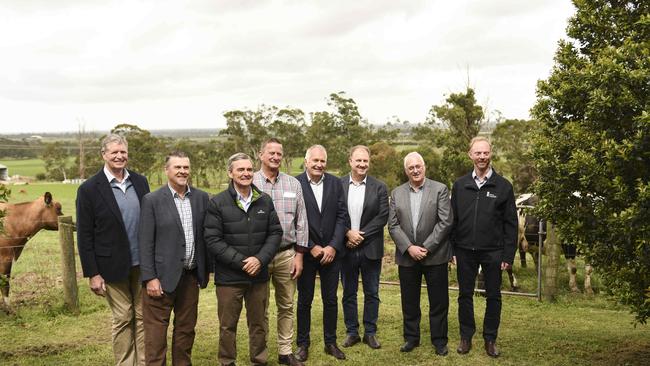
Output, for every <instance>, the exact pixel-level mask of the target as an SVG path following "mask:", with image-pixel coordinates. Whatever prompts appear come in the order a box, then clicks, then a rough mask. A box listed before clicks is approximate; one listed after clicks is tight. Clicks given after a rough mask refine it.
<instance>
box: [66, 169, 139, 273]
mask: <svg viewBox="0 0 650 366" xmlns="http://www.w3.org/2000/svg"><path fill="white" fill-rule="evenodd" d="M129 177H130V179H131V183H132V184H133V188H134V189H135V192H136V194H137V195H138V200H139V201H142V197H143V196H144V195H145V194H147V193H149V182H147V178H145V177H144V176H142V175H140V174H138V173H135V172H133V171H131V170H129ZM76 205H77V246H78V248H79V259H80V260H81V268H82V270H83V274H84V277H93V276H95V275H98V274H100V275H101V276H102V277H103V278H104V280H105V281H106V282H119V281H124V280H126V279H127V277H128V275H129V271H130V269H131V249H130V246H129V237H128V235H127V233H126V228H125V226H124V221H123V220H122V214H121V213H120V208H119V206H118V205H117V201H116V200H115V195H114V194H113V188H111V184H110V183H109V182H108V179H106V174H104V167H102V169H101V170H100V171H99V172H98V173H97V174H95V175H93V176H92V177H90V178H89V179H88V180H87V181H85V182H84V183H82V184H81V185H80V186H79V189H78V190H77V200H76Z"/></svg>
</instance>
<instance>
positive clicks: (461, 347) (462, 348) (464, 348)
mask: <svg viewBox="0 0 650 366" xmlns="http://www.w3.org/2000/svg"><path fill="white" fill-rule="evenodd" d="M471 349H472V341H471V340H469V339H462V338H461V339H460V343H459V344H458V348H457V349H456V352H458V353H460V354H461V355H464V354H466V353H468V352H469V350H471Z"/></svg>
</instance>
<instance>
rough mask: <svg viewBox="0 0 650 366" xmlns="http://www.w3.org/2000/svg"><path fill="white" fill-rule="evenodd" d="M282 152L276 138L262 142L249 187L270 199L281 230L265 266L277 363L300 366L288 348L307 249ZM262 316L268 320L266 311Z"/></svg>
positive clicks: (298, 195) (298, 199)
mask: <svg viewBox="0 0 650 366" xmlns="http://www.w3.org/2000/svg"><path fill="white" fill-rule="evenodd" d="M282 152H283V150H282V143H281V142H280V141H279V140H278V139H275V138H271V139H268V140H266V141H264V142H263V143H262V146H261V148H260V152H259V158H260V161H261V167H260V170H259V171H258V172H256V173H255V174H254V176H253V184H255V186H256V187H257V188H259V189H260V190H261V191H263V192H264V193H266V194H268V195H269V196H271V198H273V205H274V206H275V210H276V211H277V214H278V216H279V218H280V223H281V224H282V230H283V231H284V234H283V236H282V243H281V244H280V249H279V250H278V253H277V254H276V255H275V258H274V259H273V261H271V263H270V264H269V274H270V275H271V281H272V282H273V287H274V288H275V304H276V306H277V308H278V317H277V318H278V324H277V327H278V362H279V363H280V364H281V365H302V362H300V361H298V360H297V359H296V357H295V356H294V355H293V353H292V349H291V341H292V339H293V314H294V313H293V296H294V293H295V291H296V279H297V278H298V277H299V276H300V274H301V273H302V264H303V253H304V252H307V251H308V250H309V249H308V243H307V240H308V234H309V231H308V230H309V229H308V226H307V213H306V211H305V202H304V200H303V195H302V188H301V187H300V183H299V182H298V180H297V179H296V178H294V177H292V176H290V175H287V174H284V173H282V172H280V165H281V164H282ZM269 289H270V287H269ZM269 291H270V290H269ZM266 317H267V321H268V309H267V310H266Z"/></svg>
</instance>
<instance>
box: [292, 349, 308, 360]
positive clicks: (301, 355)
mask: <svg viewBox="0 0 650 366" xmlns="http://www.w3.org/2000/svg"><path fill="white" fill-rule="evenodd" d="M295 356H296V359H297V360H298V361H300V362H305V361H307V357H309V347H307V346H298V349H297V350H296V353H295Z"/></svg>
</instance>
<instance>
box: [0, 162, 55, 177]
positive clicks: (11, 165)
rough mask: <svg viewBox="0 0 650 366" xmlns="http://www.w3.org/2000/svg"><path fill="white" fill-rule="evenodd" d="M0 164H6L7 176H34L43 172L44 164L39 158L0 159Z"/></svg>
mask: <svg viewBox="0 0 650 366" xmlns="http://www.w3.org/2000/svg"><path fill="white" fill-rule="evenodd" d="M0 164H2V165H5V166H7V168H8V170H9V176H14V175H20V176H25V177H32V178H33V177H35V176H36V174H38V173H45V165H44V163H43V160H41V159H17V160H7V159H5V160H0Z"/></svg>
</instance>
